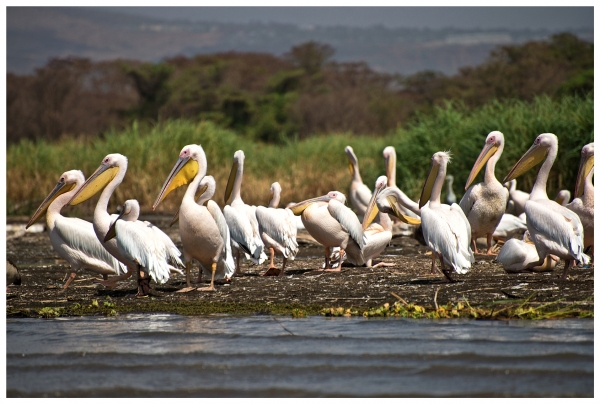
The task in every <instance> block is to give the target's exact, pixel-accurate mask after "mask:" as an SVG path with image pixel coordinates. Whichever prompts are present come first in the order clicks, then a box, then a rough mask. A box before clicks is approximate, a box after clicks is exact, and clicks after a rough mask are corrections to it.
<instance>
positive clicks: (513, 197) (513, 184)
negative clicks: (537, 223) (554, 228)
mask: <svg viewBox="0 0 600 404" xmlns="http://www.w3.org/2000/svg"><path fill="white" fill-rule="evenodd" d="M504 186H505V187H506V188H508V195H509V196H508V198H509V202H512V205H511V206H512V209H511V210H509V213H512V214H513V215H515V216H520V215H521V214H523V213H524V212H525V202H527V201H528V200H529V194H528V193H527V192H524V191H520V190H518V189H517V180H516V179H514V178H513V179H512V180H510V181H508V182H507V183H505V184H504Z"/></svg>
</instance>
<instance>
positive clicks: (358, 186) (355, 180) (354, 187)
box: [345, 146, 372, 217]
mask: <svg viewBox="0 0 600 404" xmlns="http://www.w3.org/2000/svg"><path fill="white" fill-rule="evenodd" d="M345 152H346V155H347V156H348V162H349V168H350V175H352V182H351V183H350V203H351V204H352V207H353V208H354V211H355V212H356V214H357V215H358V216H361V217H362V216H363V215H364V214H365V212H366V210H367V205H368V204H369V201H370V200H371V196H372V194H371V190H370V189H369V187H368V186H366V185H365V184H364V183H363V181H362V178H361V176H360V171H359V170H358V158H356V154H354V150H353V149H352V147H351V146H346V149H345Z"/></svg>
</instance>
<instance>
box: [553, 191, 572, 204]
mask: <svg viewBox="0 0 600 404" xmlns="http://www.w3.org/2000/svg"><path fill="white" fill-rule="evenodd" d="M570 200H571V191H569V190H568V189H561V190H560V191H558V193H557V194H556V198H554V201H555V202H556V203H558V204H559V205H561V206H567V205H568V204H569V201H570Z"/></svg>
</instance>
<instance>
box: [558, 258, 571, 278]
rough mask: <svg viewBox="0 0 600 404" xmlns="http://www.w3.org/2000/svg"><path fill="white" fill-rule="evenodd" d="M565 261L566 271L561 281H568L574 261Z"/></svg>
mask: <svg viewBox="0 0 600 404" xmlns="http://www.w3.org/2000/svg"><path fill="white" fill-rule="evenodd" d="M564 261H565V270H564V271H563V274H562V276H561V277H560V280H561V281H566V280H567V278H568V276H569V268H571V263H572V262H573V261H572V260H564Z"/></svg>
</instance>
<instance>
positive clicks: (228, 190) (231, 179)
mask: <svg viewBox="0 0 600 404" xmlns="http://www.w3.org/2000/svg"><path fill="white" fill-rule="evenodd" d="M238 166H239V163H238V162H237V161H234V162H233V165H232V166H231V171H230V172H229V179H228V180H227V187H226V188H225V203H227V201H228V200H229V197H230V196H231V192H232V191H233V183H234V182H235V177H236V176H237V170H238Z"/></svg>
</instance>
